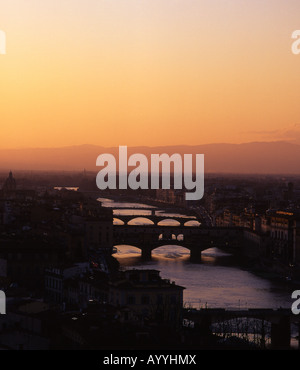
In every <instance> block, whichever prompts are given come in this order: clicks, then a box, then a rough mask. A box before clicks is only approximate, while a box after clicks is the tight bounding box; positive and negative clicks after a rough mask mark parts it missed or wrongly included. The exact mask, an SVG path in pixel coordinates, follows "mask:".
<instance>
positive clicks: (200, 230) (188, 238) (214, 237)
mask: <svg viewBox="0 0 300 370" xmlns="http://www.w3.org/2000/svg"><path fill="white" fill-rule="evenodd" d="M242 236H243V229H242V228H228V227H193V226H159V225H134V226H133V225H132V226H129V225H114V246H118V245H131V246H134V247H137V248H139V249H141V251H142V258H143V259H145V260H150V259H151V253H152V250H154V249H156V248H158V247H161V246H164V245H177V246H178V245H179V246H182V247H185V248H187V249H189V250H190V252H191V257H190V258H191V261H194V262H200V261H201V253H202V251H204V250H206V249H208V248H211V247H226V246H228V245H230V246H234V245H239V243H240V241H241V238H242Z"/></svg>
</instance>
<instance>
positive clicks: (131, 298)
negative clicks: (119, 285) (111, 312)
mask: <svg viewBox="0 0 300 370" xmlns="http://www.w3.org/2000/svg"><path fill="white" fill-rule="evenodd" d="M127 303H128V304H135V297H134V296H129V297H128V298H127Z"/></svg>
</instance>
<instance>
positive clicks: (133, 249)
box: [114, 244, 142, 256]
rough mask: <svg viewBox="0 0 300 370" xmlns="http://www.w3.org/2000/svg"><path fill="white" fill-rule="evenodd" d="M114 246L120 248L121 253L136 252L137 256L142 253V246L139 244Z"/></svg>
mask: <svg viewBox="0 0 300 370" xmlns="http://www.w3.org/2000/svg"><path fill="white" fill-rule="evenodd" d="M114 248H116V249H117V250H118V252H121V253H120V254H122V252H123V253H124V254H126V252H128V253H133V254H136V255H137V256H138V255H141V254H142V248H141V247H139V246H137V245H132V244H116V245H114Z"/></svg>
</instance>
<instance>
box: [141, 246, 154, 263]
mask: <svg viewBox="0 0 300 370" xmlns="http://www.w3.org/2000/svg"><path fill="white" fill-rule="evenodd" d="M151 252H152V250H151V249H150V248H142V260H143V261H151Z"/></svg>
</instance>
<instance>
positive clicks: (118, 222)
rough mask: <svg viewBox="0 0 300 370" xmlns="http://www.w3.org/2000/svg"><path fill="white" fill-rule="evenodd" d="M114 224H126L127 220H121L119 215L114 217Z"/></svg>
mask: <svg viewBox="0 0 300 370" xmlns="http://www.w3.org/2000/svg"><path fill="white" fill-rule="evenodd" d="M113 224H114V225H125V222H124V221H123V220H121V219H120V218H118V217H114V218H113Z"/></svg>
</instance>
